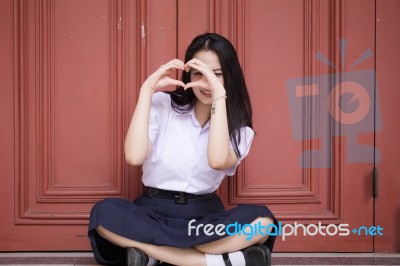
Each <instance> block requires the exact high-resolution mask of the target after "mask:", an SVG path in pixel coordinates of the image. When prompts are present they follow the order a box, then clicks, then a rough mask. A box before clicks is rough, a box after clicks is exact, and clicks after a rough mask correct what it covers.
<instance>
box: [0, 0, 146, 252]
mask: <svg viewBox="0 0 400 266" xmlns="http://www.w3.org/2000/svg"><path fill="white" fill-rule="evenodd" d="M7 7H8V8H7V9H6V10H7V11H8V12H9V13H7V16H8V17H10V15H11V18H14V21H13V24H12V23H11V27H10V28H11V29H13V31H12V32H9V35H8V36H9V37H10V38H11V40H12V36H14V39H13V40H12V41H13V42H12V43H11V45H12V46H11V48H12V49H11V51H14V53H12V52H11V55H14V58H11V61H8V62H10V65H13V64H14V75H11V77H13V78H14V80H13V82H11V87H10V88H12V90H10V91H11V92H12V93H13V94H14V95H12V94H11V96H13V98H14V102H13V101H10V102H8V103H7V105H6V106H8V107H9V109H11V113H9V114H14V115H13V116H11V117H12V118H13V119H14V124H13V126H12V128H13V133H14V136H13V138H11V141H10V143H12V144H13V145H14V146H13V147H12V146H10V145H7V148H8V152H10V154H13V156H14V164H12V163H11V164H10V165H14V169H13V170H14V173H13V175H11V176H13V180H11V182H9V181H7V183H6V187H5V190H4V194H3V193H2V195H3V197H4V198H5V199H4V201H2V211H4V212H3V215H4V217H6V219H2V220H1V241H0V250H88V249H89V248H90V246H89V242H88V239H87V232H86V231H87V222H88V217H89V210H90V208H91V206H92V205H93V203H94V202H96V201H98V200H100V199H102V198H104V197H128V196H132V195H133V194H135V195H137V194H138V192H137V190H138V185H137V183H136V182H137V180H136V179H135V180H134V179H132V178H129V177H134V175H135V174H136V172H133V174H131V175H130V176H129V174H128V173H129V171H128V168H127V165H126V164H125V160H124V157H123V151H122V143H123V139H124V134H125V128H126V122H127V117H126V116H127V114H128V113H129V110H128V108H129V104H132V102H134V101H135V99H134V97H135V94H134V92H133V91H132V90H128V88H132V87H134V86H136V83H137V81H138V79H139V78H138V77H139V75H140V71H139V69H140V68H137V67H136V66H134V65H133V62H136V61H138V65H139V63H140V57H139V56H138V55H140V53H138V55H134V52H135V51H136V49H140V48H141V45H140V43H141V42H140V35H139V34H140V33H139V32H138V33H137V34H128V32H130V31H132V28H131V27H133V26H134V25H135V26H137V24H139V21H136V20H138V19H139V17H140V12H136V10H137V6H136V2H135V1H122V0H117V1H108V0H103V1H98V0H89V1H69V0H57V1H55V0H40V1H36V0H28V1H25V0H17V1H9V2H8V6H7ZM2 10H3V9H2ZM139 10H140V9H139ZM11 21H12V20H11ZM126 54H132V55H134V56H132V57H130V58H128V57H127V56H126ZM138 58H139V60H137V59H138ZM10 107H11V108H10ZM7 137H10V136H7ZM9 140H10V139H9ZM12 140H14V141H12ZM10 149H11V150H10ZM128 187H130V190H129V191H128ZM3 188H4V187H3ZM129 193H131V194H129Z"/></svg>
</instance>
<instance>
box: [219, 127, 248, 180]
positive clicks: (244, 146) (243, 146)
mask: <svg viewBox="0 0 400 266" xmlns="http://www.w3.org/2000/svg"><path fill="white" fill-rule="evenodd" d="M253 138H254V131H253V129H251V128H250V127H242V128H240V143H239V145H238V149H239V152H240V158H238V160H237V162H236V164H235V165H234V166H232V167H231V168H229V169H226V170H224V171H223V172H224V174H225V175H227V176H233V175H234V174H235V172H236V168H237V166H238V165H239V164H240V162H241V161H242V160H243V159H244V158H245V157H246V156H247V154H249V152H250V147H251V143H252V142H253ZM233 145H234V144H232V143H231V149H232V150H233V149H234V148H233Z"/></svg>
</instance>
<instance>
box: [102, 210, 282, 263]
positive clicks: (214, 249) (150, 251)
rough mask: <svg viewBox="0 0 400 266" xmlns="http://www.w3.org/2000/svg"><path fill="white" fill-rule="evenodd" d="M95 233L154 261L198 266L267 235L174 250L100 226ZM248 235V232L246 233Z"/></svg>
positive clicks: (264, 220) (230, 238) (258, 221)
mask: <svg viewBox="0 0 400 266" xmlns="http://www.w3.org/2000/svg"><path fill="white" fill-rule="evenodd" d="M273 222H274V221H273V219H272V218H269V217H264V218H257V219H256V220H254V221H253V222H252V223H251V225H252V226H254V225H257V226H259V225H262V226H265V227H266V226H268V225H270V224H273ZM96 231H97V233H98V234H99V235H100V236H101V237H103V238H105V239H107V240H108V241H110V242H111V243H113V244H115V245H118V246H121V247H125V248H128V247H134V248H138V249H140V250H142V251H143V252H144V253H146V254H147V255H148V256H151V257H153V258H155V259H158V260H161V261H164V262H168V263H171V264H175V265H182V266H183V265H198V266H205V265H206V259H205V255H204V254H206V253H207V254H223V253H229V252H234V251H238V250H241V249H244V248H247V247H249V246H251V245H254V244H262V243H264V242H265V241H266V240H267V238H268V235H266V236H264V235H262V234H255V235H252V238H251V239H246V238H248V235H243V234H242V235H237V234H236V235H234V236H228V237H225V238H223V239H220V240H217V241H213V242H210V243H206V244H202V245H198V246H196V247H195V248H186V249H184V248H176V247H168V246H157V245H152V244H146V243H141V242H138V241H134V240H131V239H128V238H125V237H122V236H119V235H117V234H114V233H113V232H111V231H109V230H107V229H105V228H104V227H102V226H101V225H100V226H99V227H98V228H97V229H96ZM248 233H250V232H248Z"/></svg>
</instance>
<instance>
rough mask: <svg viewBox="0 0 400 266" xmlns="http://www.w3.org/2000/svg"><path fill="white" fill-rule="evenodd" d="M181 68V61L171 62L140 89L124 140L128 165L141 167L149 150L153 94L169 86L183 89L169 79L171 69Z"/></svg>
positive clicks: (177, 81) (179, 83)
mask: <svg viewBox="0 0 400 266" xmlns="http://www.w3.org/2000/svg"><path fill="white" fill-rule="evenodd" d="M183 68H184V64H183V62H182V61H180V60H178V59H174V60H171V61H170V62H168V63H167V64H165V65H162V66H161V67H160V68H159V69H158V70H156V71H155V72H154V73H153V74H151V75H150V76H149V77H148V78H147V80H146V81H145V82H144V83H143V85H142V87H141V88H140V93H139V99H138V102H137V104H136V108H135V112H134V113H133V117H132V120H131V123H130V125H129V128H128V133H127V135H126V138H125V147H124V148H125V159H126V161H127V162H128V163H129V164H132V165H141V164H142V163H143V162H144V160H146V158H147V155H148V154H149V152H150V150H151V142H150V140H149V117H150V107H151V99H152V97H153V94H154V92H156V91H158V90H160V89H162V88H164V87H166V86H169V85H175V86H182V87H184V86H185V84H184V83H183V82H182V81H180V80H175V79H172V78H170V77H169V75H170V74H171V72H172V70H173V69H182V70H183Z"/></svg>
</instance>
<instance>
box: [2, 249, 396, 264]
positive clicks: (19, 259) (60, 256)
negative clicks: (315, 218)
mask: <svg viewBox="0 0 400 266" xmlns="http://www.w3.org/2000/svg"><path fill="white" fill-rule="evenodd" d="M0 265H97V264H96V261H95V260H94V258H93V254H92V253H89V252H48V253H43V252H40V253H39V252H29V253H26V252H24V253H20V252H15V253H9V252H3V253H1V252H0ZM272 265H400V254H378V253H273V254H272Z"/></svg>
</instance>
